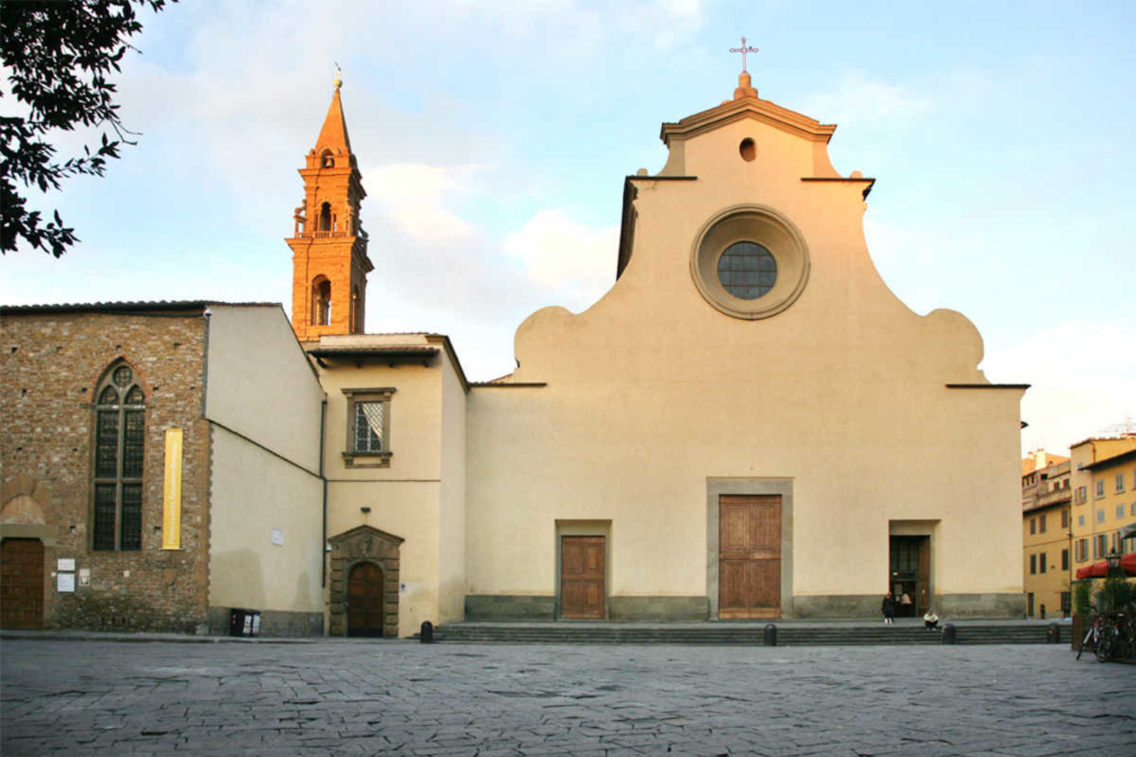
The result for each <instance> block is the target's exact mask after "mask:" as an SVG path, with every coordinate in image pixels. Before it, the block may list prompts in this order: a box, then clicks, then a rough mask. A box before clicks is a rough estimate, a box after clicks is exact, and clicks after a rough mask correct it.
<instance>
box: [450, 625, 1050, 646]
mask: <svg viewBox="0 0 1136 757" xmlns="http://www.w3.org/2000/svg"><path fill="white" fill-rule="evenodd" d="M764 628H765V625H764V624H762V625H750V624H746V625H735V624H706V625H697V626H683V625H675V626H667V625H641V626H640V625H628V624H618V625H617V624H611V625H608V624H588V625H582V624H581V625H577V624H573V623H563V624H560V623H550V624H547V625H544V624H510V623H457V624H453V625H447V626H440V627H438V628H436V629H435V631H434V639H435V641H438V642H446V643H469V644H477V643H490V644H704V645H745V646H762V645H763V644H764ZM1058 628H1059V630H1060V639H1061V641H1062V642H1063V643H1068V642H1069V640H1070V627H1069V626H1068V625H1060V624H1059V625H1058ZM955 631H956V639H955V642H956V643H957V644H1044V643H1046V641H1047V633H1048V627H1047V626H1046V625H1042V624H1037V623H1021V622H1004V623H999V622H984V623H982V624H975V625H969V624H966V623H961V624H956V625H955ZM941 643H943V637H942V633H941V632H930V631H925V630H924V629H923V628H922V627H921V626H917V625H910V626H900V625H895V626H884V625H882V624H881V625H879V626H875V625H872V626H867V625H846V624H832V625H824V624H815V625H813V624H810V625H793V624H785V625H777V645H778V646H847V645H891V644H899V645H914V644H924V645H925V644H941Z"/></svg>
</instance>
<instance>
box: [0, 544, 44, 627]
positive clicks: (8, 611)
mask: <svg viewBox="0 0 1136 757" xmlns="http://www.w3.org/2000/svg"><path fill="white" fill-rule="evenodd" d="M0 628H9V629H20V630H35V629H39V628H43V542H42V541H40V540H39V539H5V540H4V541H3V543H0Z"/></svg>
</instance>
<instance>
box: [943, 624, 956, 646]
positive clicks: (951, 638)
mask: <svg viewBox="0 0 1136 757" xmlns="http://www.w3.org/2000/svg"><path fill="white" fill-rule="evenodd" d="M957 633H958V631H957V629H956V628H955V624H954V623H947V624H946V625H945V626H943V643H944V644H954V643H955V635H956V634H957Z"/></svg>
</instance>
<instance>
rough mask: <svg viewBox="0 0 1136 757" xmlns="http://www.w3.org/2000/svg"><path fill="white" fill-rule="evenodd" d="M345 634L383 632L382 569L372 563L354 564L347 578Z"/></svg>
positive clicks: (376, 634)
mask: <svg viewBox="0 0 1136 757" xmlns="http://www.w3.org/2000/svg"><path fill="white" fill-rule="evenodd" d="M347 635H348V636H382V635H383V571H382V568H380V567H379V566H378V565H376V564H375V563H373V562H361V563H356V564H355V565H354V566H353V567H352V568H351V577H350V578H349V579H348V581H347Z"/></svg>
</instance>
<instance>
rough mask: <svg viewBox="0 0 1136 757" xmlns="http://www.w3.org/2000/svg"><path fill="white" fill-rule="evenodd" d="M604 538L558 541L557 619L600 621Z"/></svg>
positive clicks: (577, 538)
mask: <svg viewBox="0 0 1136 757" xmlns="http://www.w3.org/2000/svg"><path fill="white" fill-rule="evenodd" d="M605 573H606V570H605V565H604V537H602V536H561V537H560V617H562V618H575V619H591V620H603V618H604V595H605V594H606V592H605V587H604V581H605V579H604V575H605Z"/></svg>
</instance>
